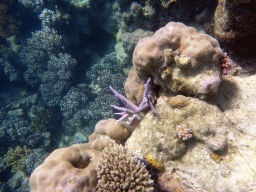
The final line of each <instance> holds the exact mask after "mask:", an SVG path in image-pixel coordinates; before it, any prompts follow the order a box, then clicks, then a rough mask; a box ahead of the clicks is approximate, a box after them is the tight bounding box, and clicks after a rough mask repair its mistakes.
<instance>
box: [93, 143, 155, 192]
mask: <svg viewBox="0 0 256 192" xmlns="http://www.w3.org/2000/svg"><path fill="white" fill-rule="evenodd" d="M97 177H98V179H99V181H98V185H97V187H96V189H95V191H101V192H103V191H154V187H153V185H154V181H153V180H152V179H151V176H150V174H149V172H148V171H147V169H146V168H145V164H144V163H143V162H141V161H140V160H138V159H137V157H135V156H133V155H132V154H131V153H130V152H129V151H128V150H127V149H126V148H125V147H122V146H121V145H116V144H115V145H112V146H110V147H107V148H106V149H105V150H104V151H103V152H102V161H101V163H100V165H99V166H98V168H97Z"/></svg>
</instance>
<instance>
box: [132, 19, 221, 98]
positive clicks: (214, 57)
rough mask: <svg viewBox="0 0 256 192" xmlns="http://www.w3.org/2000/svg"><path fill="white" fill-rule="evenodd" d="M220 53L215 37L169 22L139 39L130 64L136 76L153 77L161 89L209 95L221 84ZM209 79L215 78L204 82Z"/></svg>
mask: <svg viewBox="0 0 256 192" xmlns="http://www.w3.org/2000/svg"><path fill="white" fill-rule="evenodd" d="M222 55H223V52H222V50H221V48H220V46H219V43H218V41H217V40H216V39H215V38H213V37H211V36H209V35H207V34H203V33H199V32H198V31H197V30H196V29H195V28H193V27H188V26H186V25H184V24H182V23H179V22H170V23H168V24H167V25H166V26H164V27H162V28H160V29H159V30H157V31H156V32H155V34H154V35H153V36H151V37H146V38H143V39H141V40H140V41H139V42H138V44H137V46H136V47H135V50H134V52H133V66H134V68H135V70H136V73H137V74H139V76H141V77H143V76H151V77H153V81H154V83H155V84H158V85H160V86H161V87H162V88H163V89H170V90H171V91H173V92H181V93H185V94H193V95H197V94H202V93H203V94H210V93H212V92H216V91H217V88H218V86H219V84H220V80H221V78H220V75H221V69H220V59H221V57H222ZM177 77H178V78H177ZM209 78H211V79H218V81H207V82H205V80H206V79H209ZM208 84H209V85H208ZM202 86H203V87H202ZM211 87H213V88H212V89H211ZM202 89H204V90H202Z"/></svg>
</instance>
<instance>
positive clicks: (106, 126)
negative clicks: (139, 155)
mask: <svg viewBox="0 0 256 192" xmlns="http://www.w3.org/2000/svg"><path fill="white" fill-rule="evenodd" d="M116 122H117V120H115V119H107V120H100V121H99V122H98V123H97V124H96V126H95V130H94V134H98V135H107V136H108V137H109V138H110V139H113V140H115V141H117V142H121V141H122V140H125V139H127V138H128V137H129V136H130V134H131V128H130V126H129V125H128V124H126V123H124V122H123V121H121V122H119V123H117V124H116Z"/></svg>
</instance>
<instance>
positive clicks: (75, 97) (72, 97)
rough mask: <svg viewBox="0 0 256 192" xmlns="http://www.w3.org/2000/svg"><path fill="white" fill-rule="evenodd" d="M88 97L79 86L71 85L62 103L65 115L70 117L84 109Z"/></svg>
mask: <svg viewBox="0 0 256 192" xmlns="http://www.w3.org/2000/svg"><path fill="white" fill-rule="evenodd" d="M87 99H88V97H87V96H86V95H85V94H84V93H82V92H81V90H80V89H79V88H75V87H71V88H70V89H69V91H68V92H67V95H65V96H64V97H63V99H62V100H61V103H60V107H61V111H62V113H63V116H64V117H66V118H70V117H72V116H73V115H74V114H75V112H77V111H79V110H82V109H84V108H85V105H86V102H87Z"/></svg>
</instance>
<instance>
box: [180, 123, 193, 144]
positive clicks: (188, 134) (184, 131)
mask: <svg viewBox="0 0 256 192" xmlns="http://www.w3.org/2000/svg"><path fill="white" fill-rule="evenodd" d="M176 131H177V134H178V137H179V138H180V139H182V140H183V141H186V140H188V139H190V138H192V136H193V134H192V131H191V129H190V128H189V127H188V126H187V125H185V124H180V125H177V126H176Z"/></svg>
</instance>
